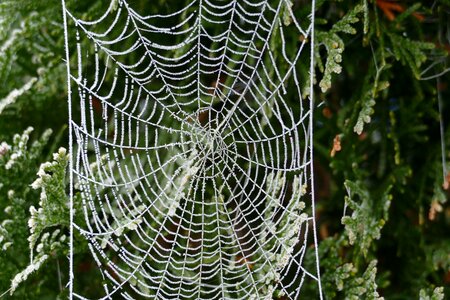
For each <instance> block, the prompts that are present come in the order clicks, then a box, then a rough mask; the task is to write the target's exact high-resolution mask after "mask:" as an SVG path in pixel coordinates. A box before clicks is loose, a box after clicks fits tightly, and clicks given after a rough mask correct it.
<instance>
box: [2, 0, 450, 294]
mask: <svg viewBox="0 0 450 300" xmlns="http://www.w3.org/2000/svg"><path fill="white" fill-rule="evenodd" d="M99 2H100V1H90V0H89V1H88V0H83V1H77V3H76V9H77V10H79V12H83V13H86V14H89V12H90V11H91V12H95V11H96V7H97V6H96V5H98V4H99ZM141 2H144V1H141ZM291 2H292V4H293V9H294V12H295V14H296V15H297V14H298V15H299V16H301V15H306V14H307V12H308V10H309V7H308V2H309V1H302V0H299V1H296V0H292V1H291ZM177 3H178V4H177V5H180V6H181V5H183V1H179V2H177ZM149 5H151V6H153V7H154V9H157V8H158V7H160V6H164V5H167V4H165V1H162V0H160V1H152V4H149ZM74 7H75V6H74ZM316 10H317V11H316V22H317V24H316V45H315V53H316V72H317V74H316V89H317V92H316V95H317V96H316V104H317V109H316V110H315V120H316V123H315V124H314V125H315V166H316V176H317V178H316V183H317V188H316V191H317V199H318V200H317V201H318V208H317V210H318V222H319V232H320V249H319V250H320V259H321V271H322V283H323V286H324V291H325V294H326V296H327V298H328V299H376V298H379V297H384V298H386V299H417V298H420V299H443V298H444V295H447V296H448V295H450V286H449V283H450V239H449V236H448V232H450V230H449V229H450V226H449V225H450V207H449V205H448V202H447V199H448V197H449V195H450V188H449V185H450V175H449V174H450V173H449V172H450V164H449V163H448V162H450V128H449V127H450V123H449V120H450V105H449V103H448V99H449V86H448V83H449V81H448V79H449V74H450V73H447V71H448V70H449V69H448V66H447V65H448V53H449V51H450V19H449V18H448V16H449V12H450V2H449V1H448V0H436V1H422V2H420V1H408V0H398V1H389V0H365V1H348V0H343V1H324V0H318V1H317V5H316ZM0 28H1V30H0V142H1V145H0V221H1V223H0V248H1V251H0V293H1V292H3V291H5V292H7V293H6V295H5V297H7V298H11V299H55V298H58V297H60V298H64V297H65V296H66V295H67V290H66V289H65V287H64V285H65V283H66V282H67V281H68V278H67V270H68V261H67V259H66V256H67V254H68V253H67V252H68V245H67V237H66V236H67V232H68V225H69V224H68V212H67V209H66V208H67V201H68V200H67V196H66V190H67V184H66V179H65V168H66V165H67V155H66V153H65V151H64V149H59V148H60V147H67V143H68V141H67V100H66V99H67V91H66V74H65V72H66V71H65V62H64V60H63V58H62V57H64V47H63V45H64V37H63V28H62V13H61V9H60V2H59V1H54V0H48V1H31V0H21V1H2V2H0ZM299 38H300V37H299ZM293 46H295V44H293ZM439 99H440V100H439ZM293 101H295V99H293ZM30 127H32V128H30ZM445 145H447V149H444V148H445ZM58 149H59V150H58ZM53 153H55V154H53ZM447 161H448V162H447ZM45 162H49V163H46V164H44V165H41V164H43V163H45ZM36 174H37V175H36ZM80 249H83V247H80ZM81 251H83V250H81ZM84 251H87V249H85V250H84ZM31 253H33V254H31ZM309 259H310V260H311V261H310V263H312V260H313V258H312V257H310V258H309ZM77 271H78V272H85V274H86V276H84V278H85V279H84V280H85V287H84V289H85V290H86V291H89V290H92V289H94V290H95V288H96V286H98V285H99V284H101V283H100V282H95V281H93V280H92V278H93V276H92V275H91V273H92V272H90V271H89V270H88V269H87V270H77ZM11 287H12V289H13V290H15V291H14V293H12V295H10V293H9V292H8V291H9V290H10V289H11ZM439 287H441V288H439ZM308 292H310V291H308V290H305V291H304V295H305V298H306V299H308V296H307V295H308ZM311 292H312V291H311Z"/></svg>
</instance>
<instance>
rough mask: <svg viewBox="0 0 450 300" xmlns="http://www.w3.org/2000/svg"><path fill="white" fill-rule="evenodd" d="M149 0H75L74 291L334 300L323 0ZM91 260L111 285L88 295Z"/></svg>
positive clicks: (69, 22) (71, 30) (70, 38)
mask: <svg viewBox="0 0 450 300" xmlns="http://www.w3.org/2000/svg"><path fill="white" fill-rule="evenodd" d="M135 2H136V1H131V0H130V1H123V0H116V1H111V3H110V4H109V7H107V8H106V7H105V8H104V9H103V12H102V14H101V15H100V16H87V15H80V16H78V15H77V14H76V13H75V10H76V9H75V8H73V9H68V8H67V7H66V4H65V2H64V0H63V1H62V4H63V15H64V26H65V39H66V58H67V72H68V88H69V117H70V153H71V157H72V160H71V165H70V168H71V175H70V186H71V192H70V197H71V203H70V206H71V220H70V221H71V239H70V246H71V249H70V280H69V289H70V298H73V297H74V298H77V299H86V298H87V297H89V298H101V299H117V298H118V297H119V298H123V299H136V298H151V299H263V298H267V299H272V297H273V298H275V299H277V298H280V299H281V298H283V297H284V298H285V299H298V298H299V295H300V292H301V290H302V288H304V287H305V286H308V287H310V286H312V285H314V286H315V287H316V288H315V290H316V291H317V292H316V293H317V296H318V297H320V298H322V292H321V287H320V274H319V263H318V254H317V239H316V229H315V219H314V189H313V170H312V125H311V124H312V103H313V102H312V95H310V96H309V97H308V98H305V95H306V94H307V93H309V94H311V93H312V81H313V78H312V59H313V57H312V53H313V52H312V49H311V48H312V47H311V44H312V40H313V23H314V22H313V20H314V18H313V12H314V0H312V1H311V3H309V4H308V5H309V6H310V7H311V14H310V15H309V16H304V17H299V18H298V19H297V18H296V17H295V16H294V13H293V11H292V9H293V6H292V3H291V2H290V1H284V0H273V1H268V0H266V1H257V0H238V1H219V0H209V1H208V0H196V1H188V2H186V5H184V6H183V8H181V9H174V8H173V7H172V6H174V7H177V6H178V7H179V6H180V4H179V1H167V2H166V5H161V6H160V7H159V10H158V12H157V13H155V11H154V9H153V11H151V10H152V9H151V7H150V8H148V9H147V10H146V8H142V7H139V6H138V5H133V3H135ZM302 5H306V4H302ZM148 6H151V5H148ZM153 6H155V7H156V5H155V4H154V5H153ZM98 11H101V9H100V8H99V10H98ZM287 45H289V47H287ZM71 53H73V55H71ZM302 89H305V90H302ZM75 239H76V240H77V241H79V240H80V239H81V240H83V239H84V240H86V242H87V245H88V247H89V251H90V256H91V257H92V263H88V262H86V261H83V260H85V259H86V258H85V256H84V258H80V257H81V255H80V257H79V255H78V254H77V253H79V251H78V250H80V249H79V248H78V247H81V246H79V242H75ZM309 251H312V253H311V255H310V257H312V258H313V261H314V262H313V263H312V264H310V266H309V269H308V268H307V267H305V257H307V252H309ZM86 265H87V266H88V267H86ZM90 265H92V266H95V269H98V277H99V280H98V281H97V282H99V284H100V283H101V284H100V285H101V286H99V287H98V290H97V291H94V292H93V294H92V295H81V294H80V293H79V292H78V291H80V290H82V286H81V285H82V283H79V282H82V279H83V273H82V272H83V269H86V268H89V266H90ZM94 282H95V281H94Z"/></svg>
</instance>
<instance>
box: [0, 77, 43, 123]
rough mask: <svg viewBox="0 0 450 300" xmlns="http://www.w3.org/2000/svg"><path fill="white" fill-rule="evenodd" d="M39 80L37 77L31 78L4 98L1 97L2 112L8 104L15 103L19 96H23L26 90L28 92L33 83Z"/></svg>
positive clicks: (0, 109)
mask: <svg viewBox="0 0 450 300" xmlns="http://www.w3.org/2000/svg"><path fill="white" fill-rule="evenodd" d="M36 81H37V78H34V77H33V78H31V79H30V80H29V81H28V82H27V83H25V84H24V85H23V86H22V87H21V88H19V89H14V90H12V91H11V92H10V93H9V94H8V96H6V97H5V98H3V99H0V114H1V113H2V112H3V110H4V109H5V108H6V107H7V106H8V105H11V104H13V103H14V102H15V101H16V99H17V98H18V97H19V96H22V95H23V94H24V93H25V92H27V91H28V90H29V89H31V87H32V86H33V84H34V83H35V82H36Z"/></svg>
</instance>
